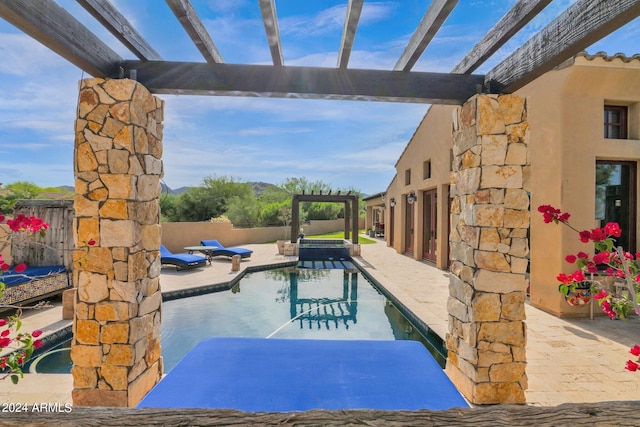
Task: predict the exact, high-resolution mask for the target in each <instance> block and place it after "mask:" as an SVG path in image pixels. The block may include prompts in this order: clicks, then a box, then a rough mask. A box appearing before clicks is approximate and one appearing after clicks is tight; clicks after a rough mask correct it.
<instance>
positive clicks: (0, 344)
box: [0, 338, 11, 348]
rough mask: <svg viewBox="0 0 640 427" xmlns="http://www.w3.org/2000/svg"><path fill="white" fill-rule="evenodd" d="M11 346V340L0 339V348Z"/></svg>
mask: <svg viewBox="0 0 640 427" xmlns="http://www.w3.org/2000/svg"><path fill="white" fill-rule="evenodd" d="M9 344H11V338H0V348H5V347H8V346H9Z"/></svg>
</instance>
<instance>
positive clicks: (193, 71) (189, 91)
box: [123, 61, 484, 104]
mask: <svg viewBox="0 0 640 427" xmlns="http://www.w3.org/2000/svg"><path fill="white" fill-rule="evenodd" d="M123 66H124V69H125V71H126V72H130V71H131V70H135V75H136V76H137V77H136V79H137V80H138V81H139V82H140V83H142V84H143V85H144V86H145V87H147V88H148V89H149V90H150V91H151V92H152V93H162V94H174V95H178V94H180V95H221V96H260V97H276V98H306V99H342V100H359V101H386V102H413V103H437V104H462V103H463V102H465V101H466V100H467V99H469V98H470V97H471V96H473V95H474V94H476V93H478V92H480V91H481V90H482V84H483V82H484V78H483V76H480V75H472V74H449V73H422V72H411V73H403V72H398V71H383V70H361V69H339V68H316V67H285V66H282V67H273V66H270V65H244V64H243V65H240V64H204V63H193V62H144V61H125V62H124V64H123Z"/></svg>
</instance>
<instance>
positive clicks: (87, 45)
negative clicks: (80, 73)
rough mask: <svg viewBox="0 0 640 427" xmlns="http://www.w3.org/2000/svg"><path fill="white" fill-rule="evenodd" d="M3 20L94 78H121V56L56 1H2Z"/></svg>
mask: <svg viewBox="0 0 640 427" xmlns="http://www.w3.org/2000/svg"><path fill="white" fill-rule="evenodd" d="M0 18H3V19H4V20H6V21H7V22H9V23H11V24H13V25H15V26H16V27H17V28H19V29H20V30H22V31H24V32H25V33H26V34H28V35H29V36H31V37H32V38H33V39H35V40H37V41H39V42H40V43H42V44H43V45H45V46H46V47H48V48H49V49H51V50H53V51H54V52H56V53H57V54H59V55H60V56H62V57H63V58H65V59H66V60H67V61H69V62H71V63H72V64H74V65H76V66H77V67H79V68H81V69H82V70H84V71H86V72H87V73H89V74H91V75H92V76H94V77H107V76H114V75H115V76H117V75H118V74H119V73H118V68H119V64H120V63H121V62H122V58H121V57H120V55H118V54H117V53H116V52H115V51H113V50H112V49H111V48H110V47H109V46H107V45H106V44H105V43H104V42H102V40H100V39H99V38H98V37H97V36H96V35H94V34H93V33H92V32H91V31H89V30H88V29H87V28H86V27H85V26H84V25H82V24H81V23H80V22H79V21H78V20H77V19H75V18H74V17H73V16H72V15H71V14H69V12H67V11H66V10H64V9H63V8H61V7H60V6H58V4H57V3H56V2H54V1H53V0H0Z"/></svg>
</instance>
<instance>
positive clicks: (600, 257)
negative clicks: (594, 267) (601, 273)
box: [593, 251, 609, 264]
mask: <svg viewBox="0 0 640 427" xmlns="http://www.w3.org/2000/svg"><path fill="white" fill-rule="evenodd" d="M607 261H609V252H606V251H605V252H598V253H597V254H595V255H594V256H593V262H594V263H596V264H605V263H606V262H607Z"/></svg>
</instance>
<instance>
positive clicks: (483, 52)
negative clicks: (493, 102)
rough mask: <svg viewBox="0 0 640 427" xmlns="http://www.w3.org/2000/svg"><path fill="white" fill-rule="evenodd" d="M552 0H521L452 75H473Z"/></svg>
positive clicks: (472, 50) (463, 59) (456, 67)
mask: <svg viewBox="0 0 640 427" xmlns="http://www.w3.org/2000/svg"><path fill="white" fill-rule="evenodd" d="M551 1H552V0H519V1H518V3H516V4H515V5H514V6H513V7H512V8H511V9H510V10H509V11H508V12H507V13H506V14H505V15H504V16H503V17H502V18H501V19H500V21H498V23H497V24H496V25H494V26H493V28H491V30H489V32H488V33H487V34H485V36H484V37H483V38H482V39H481V40H480V41H479V42H478V43H477V44H476V45H475V46H474V47H473V49H471V51H469V53H467V55H466V56H465V57H464V58H462V60H461V61H460V62H459V63H458V65H456V66H455V67H454V68H453V70H451V72H452V73H471V72H473V71H474V70H476V69H477V68H478V67H479V66H480V65H482V64H483V63H484V62H485V61H486V60H487V59H489V57H491V55H493V54H494V53H496V52H497V51H498V49H500V48H501V47H502V46H503V45H504V44H505V43H506V42H507V41H509V39H510V38H511V37H513V36H514V34H516V33H517V32H518V31H520V30H521V29H522V27H524V26H525V25H526V24H527V23H529V21H531V20H532V19H533V18H534V17H535V16H536V15H538V14H539V13H540V12H541V11H542V10H543V9H544V8H545V7H546V6H547V5H548V4H549V3H551Z"/></svg>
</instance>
